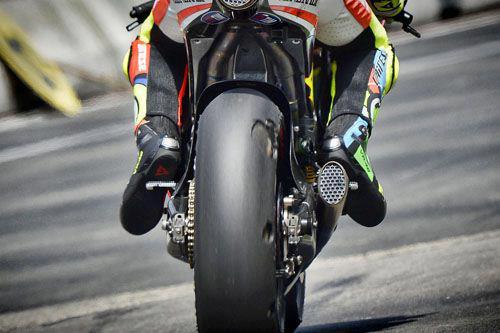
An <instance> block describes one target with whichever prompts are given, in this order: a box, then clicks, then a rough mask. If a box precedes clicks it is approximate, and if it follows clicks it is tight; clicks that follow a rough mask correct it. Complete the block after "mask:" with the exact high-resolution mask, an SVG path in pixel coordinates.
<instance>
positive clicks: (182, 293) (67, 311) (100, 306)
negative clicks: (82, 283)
mask: <svg viewBox="0 0 500 333" xmlns="http://www.w3.org/2000/svg"><path fill="white" fill-rule="evenodd" d="M192 293H193V284H192V283H184V284H177V285H172V286H169V287H163V288H155V289H149V290H144V291H137V292H131V293H123V294H118V295H113V296H107V297H99V298H95V299H88V300H83V301H78V302H72V303H66V304H59V305H50V306H44V307H41V308H37V309H33V310H26V311H22V312H16V313H8V314H3V315H0V330H1V331H7V330H11V329H14V328H16V327H29V326H39V325H47V324H51V323H56V322H59V321H61V320H65V319H68V318H78V317H82V316H88V315H92V314H95V313H100V312H105V311H109V310H120V309H126V308H130V307H136V306H141V305H144V304H149V303H155V302H166V301H171V300H174V299H178V298H182V297H189V296H190V295H191V294H192Z"/></svg>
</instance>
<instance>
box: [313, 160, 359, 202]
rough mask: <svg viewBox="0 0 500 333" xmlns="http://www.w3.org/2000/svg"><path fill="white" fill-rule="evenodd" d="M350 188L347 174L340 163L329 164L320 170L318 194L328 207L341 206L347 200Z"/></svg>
mask: <svg viewBox="0 0 500 333" xmlns="http://www.w3.org/2000/svg"><path fill="white" fill-rule="evenodd" d="M356 185H357V184H356ZM349 186H350V183H349V180H348V178H347V174H346V172H345V170H344V168H343V167H342V165H340V164H339V163H337V162H328V163H327V164H325V166H323V168H322V169H321V170H320V172H319V177H318V194H319V197H320V198H321V200H322V201H323V202H324V203H325V204H326V205H328V206H336V205H338V204H340V203H341V202H342V201H343V200H344V199H345V197H346V195H347V190H348V187H349Z"/></svg>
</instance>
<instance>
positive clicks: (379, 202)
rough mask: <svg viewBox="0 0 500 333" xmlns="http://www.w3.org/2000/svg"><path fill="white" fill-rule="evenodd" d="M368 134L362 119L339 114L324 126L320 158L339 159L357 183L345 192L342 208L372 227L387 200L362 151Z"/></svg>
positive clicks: (377, 222)
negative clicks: (325, 130)
mask: <svg viewBox="0 0 500 333" xmlns="http://www.w3.org/2000/svg"><path fill="white" fill-rule="evenodd" d="M368 138H369V125H368V121H367V120H366V119H364V118H363V117H360V116H358V115H354V114H344V115H340V116H339V117H337V118H335V119H334V120H333V121H332V123H331V124H330V125H329V126H328V129H327V133H326V134H325V140H324V141H323V147H322V150H321V154H320V162H321V163H322V165H324V164H326V163H327V162H330V161H336V162H339V163H340V164H341V165H342V166H343V167H344V168H345V170H346V172H347V175H348V177H349V180H350V181H354V182H357V183H358V187H359V188H358V190H351V191H349V193H348V195H347V199H346V204H345V207H344V212H345V213H347V214H348V215H349V216H350V217H351V218H352V219H353V220H354V221H356V222H358V223H359V224H361V225H363V226H366V227H373V226H376V225H378V224H380V223H381V222H382V221H383V219H384V218H385V214H386V210H387V204H386V201H385V198H384V195H383V190H382V186H381V185H380V184H379V182H378V181H377V178H376V177H375V173H374V171H373V168H372V166H371V163H370V160H369V158H368V155H367V154H366V150H367V144H368Z"/></svg>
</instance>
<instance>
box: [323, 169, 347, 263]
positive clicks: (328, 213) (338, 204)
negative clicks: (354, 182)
mask: <svg viewBox="0 0 500 333" xmlns="http://www.w3.org/2000/svg"><path fill="white" fill-rule="evenodd" d="M348 190H349V178H348V177H347V173H346V171H345V169H344V167H343V166H342V165H340V163H338V162H328V163H326V164H325V165H324V166H323V168H322V169H321V170H320V172H319V176H318V197H319V200H318V204H317V210H316V215H317V218H318V222H319V223H318V243H317V251H316V253H317V254H319V252H320V251H321V249H322V248H323V247H324V246H325V245H326V243H328V240H329V239H330V237H331V236H332V234H333V231H334V230H335V229H336V227H337V222H338V220H339V218H340V216H341V215H342V211H343V210H344V205H345V202H346V198H347V193H348ZM317 254H316V255H317Z"/></svg>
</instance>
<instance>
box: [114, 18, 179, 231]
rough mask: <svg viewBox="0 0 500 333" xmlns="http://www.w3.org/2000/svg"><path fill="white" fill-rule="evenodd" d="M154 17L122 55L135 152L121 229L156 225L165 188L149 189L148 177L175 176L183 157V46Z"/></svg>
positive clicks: (123, 205) (140, 229)
mask: <svg viewBox="0 0 500 333" xmlns="http://www.w3.org/2000/svg"><path fill="white" fill-rule="evenodd" d="M153 22H154V19H153V15H151V16H150V18H149V19H148V21H146V22H145V23H144V24H143V27H142V30H141V34H140V35H139V37H138V38H137V39H136V40H135V41H134V42H133V43H132V46H131V48H130V51H129V53H128V54H127V56H126V57H125V60H124V70H125V73H126V74H127V76H128V78H129V79H130V82H131V84H132V85H133V90H134V98H135V134H136V141H137V147H138V150H139V155H138V159H137V163H136V165H135V168H134V171H133V174H132V176H131V178H130V180H129V183H128V184H127V187H126V189H125V192H124V194H123V202H122V206H121V209H120V219H121V222H122V225H123V227H124V228H125V230H127V231H128V232H130V233H132V234H135V235H141V234H144V233H146V232H148V231H149V230H151V229H152V228H154V227H155V226H156V224H157V223H158V221H159V220H160V218H161V215H162V211H163V200H164V197H165V195H166V191H162V190H153V191H147V190H146V187H145V185H146V182H147V181H151V180H161V181H168V180H172V179H174V177H175V176H176V172H177V167H178V164H179V162H180V160H181V154H180V146H181V144H180V135H179V127H180V119H179V117H180V112H179V111H180V110H181V107H182V96H181V97H179V92H180V91H183V89H182V87H183V86H185V84H186V82H185V67H186V54H185V49H184V45H183V44H179V43H176V42H173V41H171V40H169V39H168V38H167V37H165V35H163V34H162V33H161V32H160V30H159V29H158V27H157V26H156V25H155V24H154V23H153ZM179 101H180V102H179Z"/></svg>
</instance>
